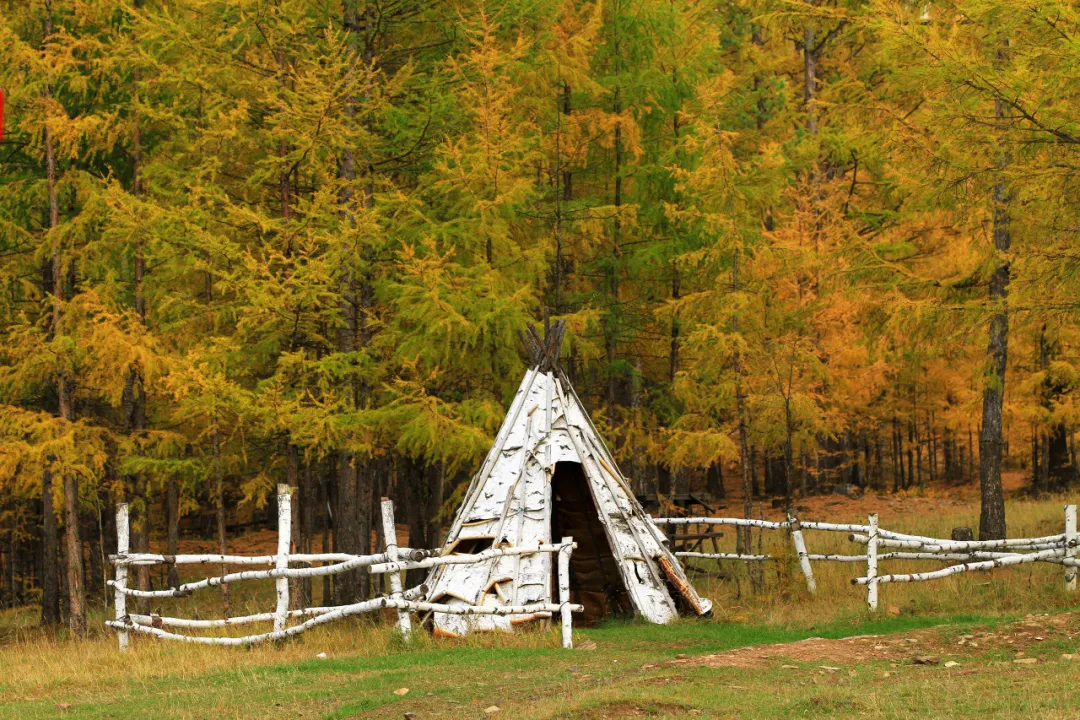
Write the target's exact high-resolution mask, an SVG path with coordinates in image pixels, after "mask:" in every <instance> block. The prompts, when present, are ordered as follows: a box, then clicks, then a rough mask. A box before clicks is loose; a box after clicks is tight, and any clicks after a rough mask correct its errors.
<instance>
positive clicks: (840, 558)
mask: <svg viewBox="0 0 1080 720" xmlns="http://www.w3.org/2000/svg"><path fill="white" fill-rule="evenodd" d="M806 559H807V560H813V561H815V562H816V561H818V560H822V561H825V562H850V563H854V562H866V556H865V555H830V554H828V553H806Z"/></svg>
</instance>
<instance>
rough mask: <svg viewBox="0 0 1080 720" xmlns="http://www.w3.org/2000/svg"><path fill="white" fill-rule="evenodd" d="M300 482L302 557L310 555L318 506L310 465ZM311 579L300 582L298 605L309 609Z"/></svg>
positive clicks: (311, 603) (310, 602) (311, 599)
mask: <svg viewBox="0 0 1080 720" xmlns="http://www.w3.org/2000/svg"><path fill="white" fill-rule="evenodd" d="M300 477H301V481H300V552H301V553H303V554H304V555H310V554H312V552H313V550H312V547H313V545H314V543H313V542H312V539H313V538H314V536H315V530H316V527H315V513H316V510H317V509H318V508H317V505H318V492H317V490H316V488H315V474H314V473H313V472H312V469H311V463H310V462H306V463H304V470H303V473H302V474H301V476H300ZM312 590H313V588H312V582H311V578H304V579H303V580H301V582H300V605H301V606H302V607H311V606H312V605H313V604H314V603H313V601H314V596H313V595H312Z"/></svg>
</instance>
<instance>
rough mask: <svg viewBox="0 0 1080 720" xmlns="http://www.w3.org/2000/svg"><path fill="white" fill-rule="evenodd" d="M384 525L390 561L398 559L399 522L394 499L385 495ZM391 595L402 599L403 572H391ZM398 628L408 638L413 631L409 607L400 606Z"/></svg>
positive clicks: (387, 553) (388, 559)
mask: <svg viewBox="0 0 1080 720" xmlns="http://www.w3.org/2000/svg"><path fill="white" fill-rule="evenodd" d="M382 525H383V540H384V542H385V544H386V555H387V561H388V562H397V561H398V557H399V556H398V545H397V524H396V523H395V522H394V501H393V500H391V499H390V498H386V497H384V498H383V499H382ZM390 597H391V598H393V599H394V600H402V599H404V596H403V595H402V585H401V573H400V572H392V573H390ZM397 616H398V630H399V631H400V632H401V635H402V636H403V637H404V638H405V639H408V638H409V636H410V634H411V633H412V619H411V618H410V617H409V610H408V609H407V608H398V611H397Z"/></svg>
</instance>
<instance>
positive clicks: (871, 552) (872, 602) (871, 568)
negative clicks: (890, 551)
mask: <svg viewBox="0 0 1080 720" xmlns="http://www.w3.org/2000/svg"><path fill="white" fill-rule="evenodd" d="M868 525H869V528H870V536H869V542H867V544H866V605H867V606H868V607H869V608H870V611H871V612H873V611H875V610H877V606H878V583H877V564H878V517H877V513H871V514H870V517H869V524H868Z"/></svg>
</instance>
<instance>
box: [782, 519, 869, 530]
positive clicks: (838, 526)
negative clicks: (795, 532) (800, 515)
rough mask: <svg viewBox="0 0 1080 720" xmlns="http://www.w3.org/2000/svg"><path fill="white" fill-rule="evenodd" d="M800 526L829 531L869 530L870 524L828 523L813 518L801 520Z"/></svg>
mask: <svg viewBox="0 0 1080 720" xmlns="http://www.w3.org/2000/svg"><path fill="white" fill-rule="evenodd" d="M799 526H800V527H801V528H802V529H803V530H825V531H828V532H868V531H869V526H867V525H857V524H851V523H828V522H816V521H813V520H800V521H799Z"/></svg>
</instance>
